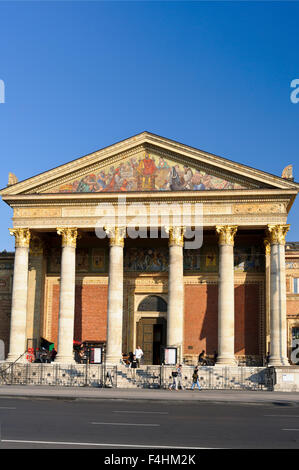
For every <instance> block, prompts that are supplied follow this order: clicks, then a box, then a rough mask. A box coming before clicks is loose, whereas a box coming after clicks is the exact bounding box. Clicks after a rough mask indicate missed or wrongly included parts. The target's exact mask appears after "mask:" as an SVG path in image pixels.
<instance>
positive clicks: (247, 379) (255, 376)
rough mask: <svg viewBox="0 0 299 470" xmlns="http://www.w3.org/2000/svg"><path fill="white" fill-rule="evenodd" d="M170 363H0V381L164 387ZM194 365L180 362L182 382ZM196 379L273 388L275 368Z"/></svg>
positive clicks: (220, 371) (205, 369) (221, 385)
mask: <svg viewBox="0 0 299 470" xmlns="http://www.w3.org/2000/svg"><path fill="white" fill-rule="evenodd" d="M173 370H174V368H173V367H170V366H141V367H140V368H139V369H136V372H132V370H131V369H129V368H128V367H126V366H124V365H119V366H108V365H106V364H101V365H95V364H70V365H62V364H55V363H50V364H46V363H38V364H36V363H18V361H15V362H14V363H10V364H9V365H8V364H7V363H3V364H0V384H1V385H5V384H6V385H8V384H9V385H46V386H47V385H48V386H63V387H113V388H115V387H119V388H128V387H131V388H134V387H135V388H160V389H167V388H168V387H169V385H170V384H171V383H172V382H173V378H172V375H171V373H172V371H173ZM193 370H194V367H192V366H184V367H183V369H182V384H183V386H184V388H185V389H189V388H191V385H192V374H193ZM198 377H199V382H200V384H201V387H202V388H203V389H207V390H217V389H218V390H273V387H274V383H275V371H274V369H273V368H271V367H268V368H265V367H243V366H239V367H234V368H230V367H221V368H220V367H217V368H216V367H212V366H202V367H200V368H199V373H198Z"/></svg>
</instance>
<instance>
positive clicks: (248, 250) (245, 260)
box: [234, 246, 265, 272]
mask: <svg viewBox="0 0 299 470" xmlns="http://www.w3.org/2000/svg"><path fill="white" fill-rule="evenodd" d="M264 260H265V255H264V253H262V250H261V248H260V247H258V246H251V247H250V246H249V247H236V246H235V247H234V270H235V271H241V272H250V271H253V272H261V271H263V270H264V269H265V262H264Z"/></svg>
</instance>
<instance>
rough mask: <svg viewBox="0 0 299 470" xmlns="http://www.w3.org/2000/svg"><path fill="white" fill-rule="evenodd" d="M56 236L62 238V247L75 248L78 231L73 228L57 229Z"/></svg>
mask: <svg viewBox="0 0 299 470" xmlns="http://www.w3.org/2000/svg"><path fill="white" fill-rule="evenodd" d="M56 231H57V233H58V235H61V236H62V247H63V248H64V247H65V246H70V247H72V248H76V243H77V238H78V230H77V228H75V227H57V229H56Z"/></svg>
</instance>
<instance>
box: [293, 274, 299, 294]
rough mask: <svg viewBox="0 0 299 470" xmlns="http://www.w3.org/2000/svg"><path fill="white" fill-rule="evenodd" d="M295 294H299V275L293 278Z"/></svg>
mask: <svg viewBox="0 0 299 470" xmlns="http://www.w3.org/2000/svg"><path fill="white" fill-rule="evenodd" d="M293 282H294V284H293V286H294V294H299V277H294V278H293Z"/></svg>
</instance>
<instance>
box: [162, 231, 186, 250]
mask: <svg viewBox="0 0 299 470" xmlns="http://www.w3.org/2000/svg"><path fill="white" fill-rule="evenodd" d="M164 228H165V232H166V233H168V234H169V242H168V244H169V246H173V245H177V246H184V233H185V231H186V229H185V227H177V226H175V227H174V226H166V227H164Z"/></svg>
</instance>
